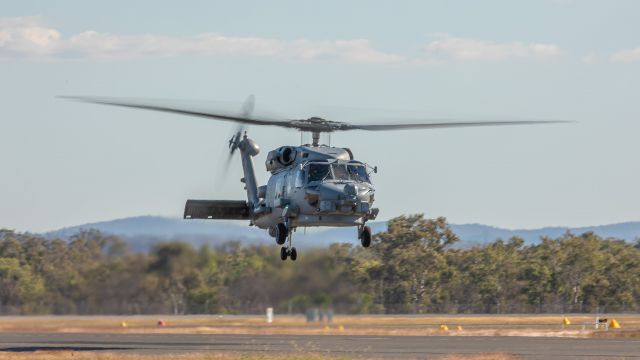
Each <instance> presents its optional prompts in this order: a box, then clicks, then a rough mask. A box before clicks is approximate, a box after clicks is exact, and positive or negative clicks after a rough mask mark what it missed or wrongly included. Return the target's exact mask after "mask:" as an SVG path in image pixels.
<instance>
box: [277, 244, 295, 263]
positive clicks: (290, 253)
mask: <svg viewBox="0 0 640 360" xmlns="http://www.w3.org/2000/svg"><path fill="white" fill-rule="evenodd" d="M287 257H288V258H291V261H296V259H297V258H298V250H296V248H294V247H292V248H291V249H287V247H286V246H283V247H281V248H280V259H281V260H282V261H285V260H287Z"/></svg>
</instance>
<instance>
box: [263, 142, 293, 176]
mask: <svg viewBox="0 0 640 360" xmlns="http://www.w3.org/2000/svg"><path fill="white" fill-rule="evenodd" d="M297 153H298V152H297V150H296V148H294V147H293V146H283V147H280V148H278V149H276V150H272V151H269V154H268V155H267V161H266V162H265V165H266V167H267V171H271V172H274V171H276V170H278V169H283V168H286V167H287V166H289V165H291V164H293V163H294V161H295V160H296V156H297V155H298V154H297Z"/></svg>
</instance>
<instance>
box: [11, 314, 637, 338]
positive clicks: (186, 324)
mask: <svg viewBox="0 0 640 360" xmlns="http://www.w3.org/2000/svg"><path fill="white" fill-rule="evenodd" d="M564 316H566V317H567V318H568V319H569V321H570V322H571V324H569V325H563V323H562V320H563V317H564ZM605 317H606V318H607V319H608V320H609V321H611V320H612V319H615V320H616V321H617V322H618V323H619V324H620V325H621V326H622V329H609V331H605V330H603V329H600V330H596V329H595V326H594V325H593V323H594V320H595V316H593V315H584V314H573V315H572V314H568V315H447V316H440V315H437V316H436V315H417V316H409V315H407V316H388V315H385V316H366V315H364V316H335V317H334V319H333V322H331V323H327V322H322V323H318V322H313V323H307V322H306V321H305V318H304V317H303V316H287V315H277V314H276V316H275V318H274V321H273V323H271V324H268V323H267V322H266V319H265V317H264V316H234V315H219V316H215V315H207V316H195V315H194V316H191V315H188V316H160V315H158V316H26V317H21V316H10V317H2V318H0V332H92V333H96V332H97V333H183V334H185V333H194V334H327V335H335V334H341V335H416V336H429V335H451V336H465V335H468V336H471V335H473V336H478V335H484V336H564V337H589V336H597V337H640V314H608V315H606V316H605ZM159 322H162V323H163V324H164V325H162V326H161V325H159Z"/></svg>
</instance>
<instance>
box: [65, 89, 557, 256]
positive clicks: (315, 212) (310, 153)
mask: <svg viewBox="0 0 640 360" xmlns="http://www.w3.org/2000/svg"><path fill="white" fill-rule="evenodd" d="M61 98H66V99H71V100H79V101H83V102H89V103H95V104H102V105H113V106H121V107H128V108H135V109H145V110H153V111H160V112H168V113H174V114H180V115H188V116H196V117H204V118H208V119H215V120H222V121H230V122H235V123H238V124H239V127H238V128H237V131H236V132H235V134H234V135H233V136H232V138H231V139H230V140H229V149H230V151H229V160H230V159H231V157H232V156H233V155H234V153H235V152H236V151H237V150H239V151H240V158H241V162H242V170H243V174H244V176H243V177H242V179H241V180H240V181H241V182H242V183H244V188H245V190H246V193H247V199H246V201H245V200H187V202H186V204H185V209H184V216H183V217H184V219H221V220H248V221H249V225H251V226H256V227H258V228H260V229H264V230H267V231H268V233H269V235H270V236H271V237H273V238H275V241H276V243H277V244H278V245H281V246H282V247H281V248H280V258H281V259H282V260H283V261H285V260H287V258H289V259H291V260H292V261H295V260H296V259H297V258H298V251H297V250H296V248H295V247H294V246H293V239H292V238H293V233H294V232H295V231H296V230H297V229H298V228H306V227H318V226H329V227H339V226H351V227H355V228H356V229H357V233H356V235H357V238H358V239H359V240H360V243H361V245H362V246H363V247H365V248H366V247H369V246H370V245H371V239H372V233H371V228H370V227H369V226H367V222H368V221H371V220H374V219H376V217H377V216H378V213H379V209H378V208H375V207H373V204H374V201H375V188H374V187H373V184H372V182H371V174H372V173H377V172H378V168H377V167H375V166H370V165H369V164H367V163H365V162H362V161H359V160H357V159H356V158H355V157H354V154H353V152H352V151H351V150H350V149H349V148H347V147H336V146H329V145H324V144H320V134H322V133H329V134H331V133H334V132H338V131H356V130H364V131H388V130H406V129H437V128H458V127H472V126H498V125H532V124H549V123H563V122H567V121H562V120H512V121H444V120H435V121H433V120H432V121H421V122H413V123H375V124H351V123H346V122H338V121H331V120H327V119H324V118H321V117H317V116H314V117H310V118H307V119H289V120H284V119H282V120H281V119H275V120H274V119H269V118H262V117H256V116H253V114H252V113H253V109H254V102H255V98H254V96H253V95H251V96H249V98H248V99H247V100H246V101H245V102H244V104H243V106H242V109H241V111H240V113H239V114H234V113H229V112H224V111H215V110H213V111H212V110H201V109H195V108H193V107H189V106H184V105H175V104H170V105H166V104H158V103H157V102H155V101H153V100H149V99H148V100H143V99H126V98H112V97H108V98H107V97H86V96H61ZM246 125H260V126H277V127H283V128H289V129H295V130H298V131H301V132H308V133H311V139H312V142H311V143H310V144H301V145H299V146H295V145H284V146H281V147H279V148H277V149H274V150H272V151H270V152H269V153H268V154H267V158H266V162H265V168H266V171H268V172H270V173H271V175H270V178H269V180H268V181H267V184H265V185H258V183H257V180H256V176H255V169H254V164H253V158H254V157H255V156H256V155H258V154H259V153H260V147H259V146H258V144H257V143H256V142H255V141H254V140H253V139H251V138H249V137H248V136H247V132H246V131H244V126H246ZM229 160H228V161H229ZM228 161H227V164H228Z"/></svg>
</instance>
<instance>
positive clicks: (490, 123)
mask: <svg viewBox="0 0 640 360" xmlns="http://www.w3.org/2000/svg"><path fill="white" fill-rule="evenodd" d="M570 122H572V121H565V120H521V121H516V120H511V121H458V122H425V123H413V124H393V123H390V124H345V125H343V126H342V127H341V129H340V130H370V131H382V130H408V129H439V128H457V127H474V126H501V125H535V124H558V123H570Z"/></svg>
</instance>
